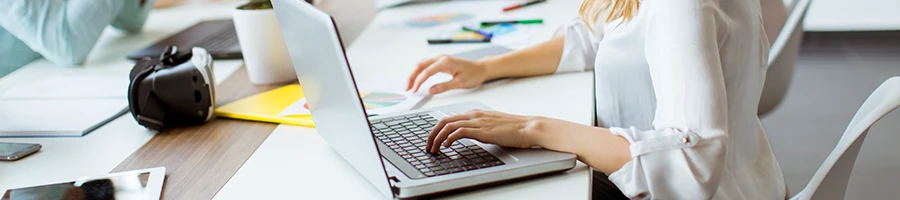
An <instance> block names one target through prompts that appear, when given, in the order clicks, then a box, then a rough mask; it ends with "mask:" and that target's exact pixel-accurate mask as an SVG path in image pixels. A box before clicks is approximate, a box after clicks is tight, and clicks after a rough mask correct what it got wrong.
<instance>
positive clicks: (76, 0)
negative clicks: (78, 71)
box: [0, 0, 153, 65]
mask: <svg viewBox="0 0 900 200" xmlns="http://www.w3.org/2000/svg"><path fill="white" fill-rule="evenodd" d="M145 3H146V5H143V6H141V5H139V3H138V0H10V1H4V2H3V3H0V26H2V27H3V28H4V29H6V30H7V31H8V32H9V33H10V34H12V35H13V36H15V37H16V38H18V39H19V40H21V41H22V42H23V43H25V44H26V45H28V47H29V48H31V49H32V50H33V51H35V52H37V53H40V54H41V55H42V56H43V57H44V58H46V59H48V60H50V61H52V62H54V63H57V64H60V65H78V64H81V63H82V62H84V60H85V58H87V55H88V53H89V52H90V50H91V49H92V48H93V47H94V44H95V43H96V42H97V39H98V38H99V37H100V34H101V33H103V29H104V28H106V26H108V25H110V24H111V23H114V22H116V23H115V24H116V27H118V28H120V29H123V30H126V31H137V30H139V29H140V27H141V26H142V25H143V20H144V19H146V15H147V12H149V7H152V3H153V1H152V0H151V1H147V2H145ZM138 21H139V22H138Z"/></svg>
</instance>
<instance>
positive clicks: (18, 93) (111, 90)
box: [0, 76, 129, 100]
mask: <svg viewBox="0 0 900 200" xmlns="http://www.w3.org/2000/svg"><path fill="white" fill-rule="evenodd" d="M128 84H129V82H128V78H127V77H121V76H73V77H53V78H49V79H46V80H41V81H37V82H34V83H29V84H25V85H21V86H18V87H14V88H10V89H9V90H7V91H6V92H5V93H3V95H0V99H4V100H13V99H90V98H125V96H127V93H128Z"/></svg>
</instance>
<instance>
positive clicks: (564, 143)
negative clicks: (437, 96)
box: [408, 0, 785, 199]
mask: <svg viewBox="0 0 900 200" xmlns="http://www.w3.org/2000/svg"><path fill="white" fill-rule="evenodd" d="M580 14H581V18H582V19H583V20H576V21H573V22H572V23H571V24H569V25H567V26H566V27H564V30H563V32H562V33H561V34H560V35H559V36H557V37H555V38H553V39H551V40H549V41H547V42H544V43H541V44H539V45H536V46H534V47H531V48H527V49H523V50H520V51H516V52H513V53H509V54H506V55H502V56H498V57H491V58H485V59H481V60H464V59H460V58H454V57H449V56H441V57H437V58H433V59H430V60H427V61H424V62H422V63H419V65H418V67H417V68H416V70H415V71H414V72H413V73H412V75H411V76H410V78H409V86H408V87H409V89H411V90H419V89H420V88H419V86H420V85H421V84H422V82H424V81H425V80H426V79H427V78H428V77H430V76H432V75H434V74H435V73H438V72H444V73H449V74H451V75H453V77H454V78H453V79H452V80H451V81H449V82H446V83H442V84H438V85H435V86H433V87H431V88H427V89H428V90H429V91H430V93H441V92H444V91H447V90H450V89H456V88H471V87H475V86H478V85H480V84H481V83H483V82H484V81H486V80H491V79H496V78H501V77H527V76H537V75H544V74H552V73H564V72H573V71H581V70H587V69H593V70H594V76H595V82H596V83H595V84H596V85H595V86H596V90H595V95H596V100H597V101H596V103H597V110H596V114H597V119H598V121H597V123H598V124H599V125H600V127H593V126H586V125H581V124H576V123H572V122H567V121H563V120H558V119H552V118H547V117H532V116H517V115H511V114H505V113H500V112H493V111H473V112H469V113H465V114H460V115H454V116H450V117H447V118H445V119H443V120H441V122H440V123H439V124H438V125H437V126H436V127H435V128H434V130H433V131H432V132H431V135H430V136H429V141H428V146H427V148H428V149H429V150H431V151H435V150H438V149H439V148H441V146H447V145H449V144H451V143H452V142H453V141H455V140H458V139H461V138H472V139H476V140H479V141H482V142H486V143H493V144H497V145H502V146H508V147H519V148H527V147H531V146H541V147H543V148H546V149H551V150H555V151H562V152H570V153H574V154H576V155H577V156H578V159H579V160H580V161H582V162H584V163H586V164H588V165H590V166H591V167H593V168H594V169H596V170H598V171H599V172H602V173H603V174H607V175H609V176H608V180H609V181H607V182H604V181H603V180H604V179H605V178H606V177H604V176H603V174H599V175H598V174H597V173H595V181H594V197H595V198H601V197H610V198H615V197H616V194H617V193H618V192H619V191H621V194H624V196H625V197H628V198H636V199H712V198H714V199H782V198H784V197H785V184H784V178H783V175H782V173H781V168H780V166H779V165H778V162H777V160H776V159H775V156H774V154H773V153H772V150H771V147H770V145H769V142H768V140H767V137H766V134H765V131H764V130H763V128H762V125H761V124H760V121H759V118H758V117H757V115H756V110H757V104H758V101H759V97H760V92H761V90H762V86H763V81H764V79H765V77H764V74H765V73H766V69H765V63H766V59H767V52H768V49H769V43H768V41H767V39H766V36H765V32H764V29H763V27H762V24H761V14H760V3H759V1H758V0H643V1H640V0H584V2H583V3H582V6H581V9H580ZM604 127H605V128H604ZM598 177H599V178H598ZM609 182H611V183H612V184H614V185H611V184H609ZM609 189H611V190H609Z"/></svg>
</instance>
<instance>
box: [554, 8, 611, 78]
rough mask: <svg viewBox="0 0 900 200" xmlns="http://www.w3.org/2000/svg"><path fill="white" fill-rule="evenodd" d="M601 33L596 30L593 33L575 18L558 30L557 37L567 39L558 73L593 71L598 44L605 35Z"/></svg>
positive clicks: (557, 68)
mask: <svg viewBox="0 0 900 200" xmlns="http://www.w3.org/2000/svg"><path fill="white" fill-rule="evenodd" d="M601 31H602V29H600V30H597V28H595V29H594V32H591V31H590V29H589V28H588V27H587V26H585V25H584V22H582V20H581V18H575V19H573V20H571V21H569V23H566V25H565V26H563V27H561V28H560V29H559V30H557V31H556V35H557V36H563V37H565V44H564V45H563V52H562V57H561V58H560V60H559V65H558V66H557V67H556V73H565V72H579V71H586V70H593V69H594V59H595V58H596V57H597V46H598V42H599V41H600V37H602V35H603V34H602V33H601Z"/></svg>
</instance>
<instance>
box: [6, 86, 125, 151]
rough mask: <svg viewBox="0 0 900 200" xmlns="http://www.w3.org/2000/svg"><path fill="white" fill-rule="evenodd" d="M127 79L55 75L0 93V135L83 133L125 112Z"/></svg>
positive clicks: (65, 134) (35, 135) (31, 135)
mask: <svg viewBox="0 0 900 200" xmlns="http://www.w3.org/2000/svg"><path fill="white" fill-rule="evenodd" d="M127 88H128V79H127V78H123V77H96V76H91V77H59V78H51V79H47V80H44V81H39V82H36V83H33V84H29V85H23V86H20V87H17V88H12V89H10V90H9V91H7V92H5V93H3V94H2V95H0V137H39V136H41V137H53V136H56V137H58V136H83V135H85V134H87V133H90V132H91V131H93V130H94V129H97V128H99V127H100V126H102V125H104V124H106V123H108V122H109V121H111V120H112V119H115V118H116V117H118V116H121V115H122V114H124V113H126V112H127V108H128V101H127V99H126V92H127Z"/></svg>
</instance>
